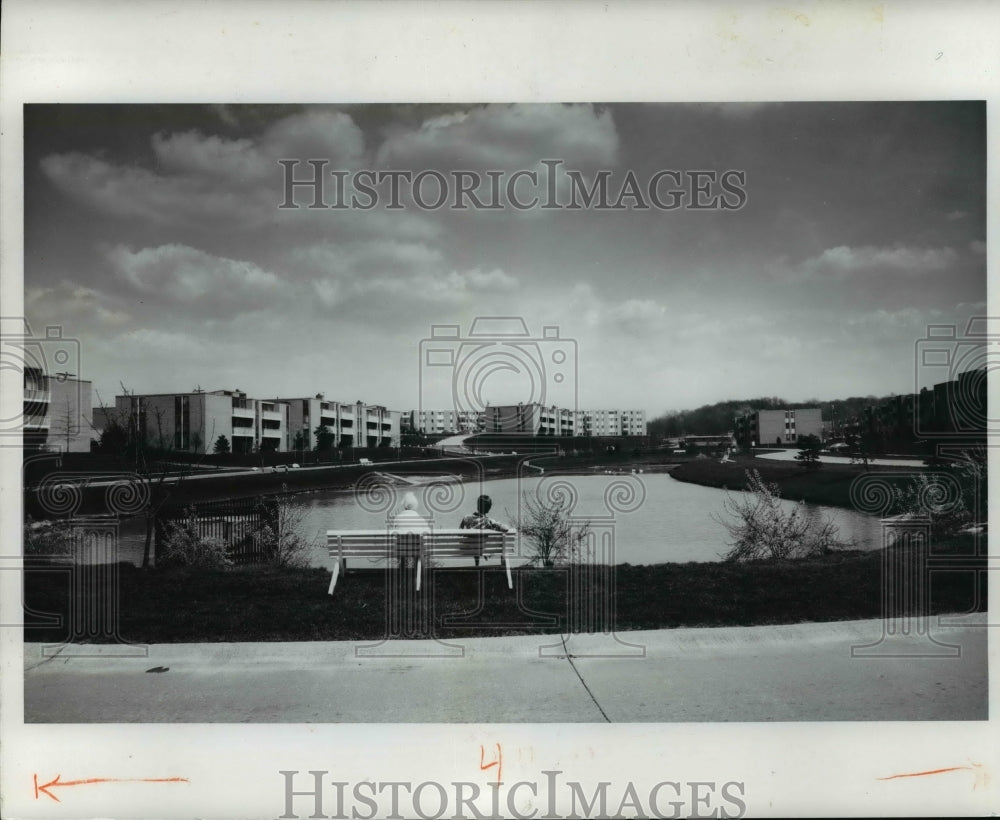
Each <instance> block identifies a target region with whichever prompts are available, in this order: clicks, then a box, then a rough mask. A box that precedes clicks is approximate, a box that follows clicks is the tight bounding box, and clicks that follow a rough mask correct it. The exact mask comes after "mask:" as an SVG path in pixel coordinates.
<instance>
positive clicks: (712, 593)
mask: <svg viewBox="0 0 1000 820" xmlns="http://www.w3.org/2000/svg"><path fill="white" fill-rule="evenodd" d="M974 550H975V545H974V543H973V542H972V541H971V539H960V540H956V541H954V542H950V543H949V544H947V545H944V546H936V547H935V553H934V554H935V555H945V554H947V555H950V556H953V557H954V559H955V560H956V561H957V562H960V563H961V564H962V566H963V567H969V566H978V565H982V566H984V567H985V561H984V559H983V558H981V557H980V558H976V557H975V556H974ZM882 560H883V556H882V553H880V552H857V551H845V552H841V553H835V554H830V555H826V556H822V557H819V558H811V559H804V560H798V561H760V562H752V563H746V564H732V563H689V564H658V565H653V566H629V565H622V566H618V567H614V568H608V567H589V568H586V569H583V570H576V571H571V570H569V569H565V568H558V567H557V568H555V569H541V568H537V569H536V568H522V569H518V570H515V572H514V590H510V589H508V588H507V584H506V578H505V576H504V574H503V572H502V571H501V570H500V569H498V568H496V567H490V568H488V569H483V570H477V569H474V568H471V567H470V568H467V569H466V568H462V569H443V568H442V569H435V570H433V571H432V572H431V574H430V577H429V578H428V579H427V581H426V582H425V586H424V589H423V590H422V591H421V592H420V593H419V595H414V594H413V587H412V578H411V577H410V575H409V573H407V572H400V571H398V570H393V571H391V572H390V571H386V570H376V569H364V570H351V571H350V572H348V573H347V574H346V575H344V576H341V579H340V581H339V583H338V585H337V589H336V592H335V594H334V595H333V596H329V595H327V592H326V590H327V586H328V584H329V580H330V574H329V572H327V571H326V570H324V569H315V568H308V569H283V568H276V567H242V568H238V569H230V570H203V569H190V568H183V569H155V568H154V569H147V570H142V569H138V568H136V567H134V566H132V565H129V564H121V565H119V567H118V572H117V577H118V584H117V585H118V596H117V597H118V601H119V603H118V614H117V618H116V622H117V624H118V627H117V630H116V631H115V630H109V629H103V630H100V629H99V630H96V631H97V633H98V634H94V630H93V629H90V628H88V625H87V623H85V622H81V621H80V620H79V616H77V621H75V622H74V620H73V619H72V617H71V614H72V613H81V612H96V611H98V610H97V609H96V607H97V606H98V604H100V603H101V602H102V601H108V600H113V598H112V597H111V596H109V591H108V590H107V589H105V588H103V586H102V585H100V584H97V583H95V582H93V580H92V579H94V578H95V577H105V576H107V575H109V574H108V573H104V574H95V573H93V572H91V573H88V574H87V575H86V581H87V582H86V583H80V581H81V580H84V578H83V576H80V577H78V578H77V579H76V582H74V577H73V573H74V570H73V569H71V568H70V567H63V568H61V569H59V570H57V571H52V569H51V568H48V569H47V570H45V571H43V570H41V569H30V568H29V569H28V570H27V571H26V572H25V605H26V615H25V623H26V626H25V630H24V637H25V640H27V641H40V642H51V643H58V642H62V641H66V640H74V641H83V642H87V641H96V642H110V641H113V640H115V639H116V637H117V638H120V639H121V640H125V641H128V642H134V643H175V642H216V641H317V640H378V639H380V638H385V637H390V636H392V637H438V638H449V637H452V638H457V637H471V636H490V635H532V634H546V633H559V632H567V631H584V632H588V631H604V630H609V629H611V628H613V629H615V630H616V631H626V630H634V629H671V628H675V627H682V626H684V627H698V626H751V625H759V624H779V623H798V622H805V621H836V620H849V619H856V618H874V617H879V616H880V615H881V614H882V612H883V609H882V607H883V596H882V588H883V583H882V571H883V570H882ZM986 575H987V573H986V572H979V573H978V574H977V573H975V572H973V571H972V570H971V569H965V570H964V571H948V572H935V573H932V574H931V578H930V598H929V601H930V610H931V612H932V613H938V612H965V611H972V610H976V609H985V605H986V604H985V602H986ZM74 589H78V590H82V591H81V592H79V593H76V594H77V597H76V598H74V597H73V595H74V593H73V590H74ZM387 590H393V591H394V594H393V595H389V594H387ZM977 592H978V594H977ZM391 600H396V601H397V602H399V603H396V604H395V605H393V606H391V607H390V606H389V605H388V603H387V601H391ZM609 604H613V610H614V613H615V614H614V619H613V623H608V621H607V620H604V619H602V616H601V613H604V612H607V611H609ZM890 604H891V605H892V606H893V607H895V602H890ZM571 612H572V613H574V614H573V616H572V617H571V616H570V613H571ZM581 613H582V614H581ZM45 614H49V615H59V616H60V618H61V625H59V626H53V625H44V624H42V623H41V620H42V618H43V616H44V615H45ZM107 632H113V633H114V634H101V633H107Z"/></svg>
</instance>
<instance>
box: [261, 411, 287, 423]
mask: <svg viewBox="0 0 1000 820" xmlns="http://www.w3.org/2000/svg"><path fill="white" fill-rule="evenodd" d="M260 417H261V418H262V419H271V420H272V421H281V420H282V419H283V418H284V414H282V413H281V412H279V411H278V410H261V411H260Z"/></svg>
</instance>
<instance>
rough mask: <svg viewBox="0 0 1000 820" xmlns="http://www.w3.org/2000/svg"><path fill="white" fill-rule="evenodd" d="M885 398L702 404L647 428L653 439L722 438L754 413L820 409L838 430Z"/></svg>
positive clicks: (765, 399)
mask: <svg viewBox="0 0 1000 820" xmlns="http://www.w3.org/2000/svg"><path fill="white" fill-rule="evenodd" d="M885 398H886V397H876V396H853V397H851V398H847V399H830V400H824V401H821V400H820V399H807V400H806V401H800V402H789V401H785V400H784V399H782V398H779V397H777V396H761V397H759V398H755V399H728V400H726V401H718V402H715V403H714V404H705V405H702V406H701V407H698V408H697V409H694V410H669V411H667V412H666V413H664V414H663V415H662V416H658V417H656V418H655V419H652V420H651V421H650V422H649V424H648V425H647V428H648V431H649V435H650V436H651V437H653V438H654V439H658V438H675V437H678V436H691V435H723V434H725V433H728V432H729V431H730V430H732V429H733V419H734V418H736V417H737V416H741V415H743V414H744V413H752V412H755V411H757V410H798V409H800V408H803V407H819V408H820V410H821V411H822V417H823V421H826V422H836V424H837V426H838V428H839V427H840V425H842V424H844V423H845V422H846V421H848V420H849V419H852V418H855V417H857V416H860V415H861V413H862V412H863V411H864V409H865V408H866V407H870V406H872V405H875V404H879V403H880V402H882V401H884V400H885Z"/></svg>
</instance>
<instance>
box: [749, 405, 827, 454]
mask: <svg viewBox="0 0 1000 820" xmlns="http://www.w3.org/2000/svg"><path fill="white" fill-rule="evenodd" d="M734 427H735V430H734V438H735V439H736V441H737V442H738V443H739V444H740V445H741V446H743V447H751V446H758V447H767V446H769V445H779V446H780V445H785V444H795V443H796V442H797V441H798V440H799V438H800V437H802V436H816V437H817V438H822V437H823V418H822V412H821V411H820V409H819V408H818V407H804V408H802V407H800V408H798V409H795V410H790V409H785V410H755V411H754V412H752V413H747V414H745V415H742V416H737V417H736V419H735V423H734Z"/></svg>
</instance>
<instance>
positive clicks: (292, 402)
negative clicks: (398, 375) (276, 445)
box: [277, 393, 403, 450]
mask: <svg viewBox="0 0 1000 820" xmlns="http://www.w3.org/2000/svg"><path fill="white" fill-rule="evenodd" d="M277 401H279V402H281V403H283V404H285V405H287V407H288V428H287V429H288V441H287V444H286V448H287V449H289V450H292V449H296V438H298V440H299V442H300V443H301V445H302V449H306V450H311V449H313V448H314V447H315V446H316V430H317V429H318V428H320V427H326V428H327V429H328V430H329V431H330V433H331V434H332V435H333V437H334V446H336V447H398V446H399V442H400V430H401V427H402V416H403V414H402V413H400V412H399V411H398V410H387V409H386V408H385V407H383V406H382V405H379V404H365V403H364V402H360V401H357V402H353V403H349V402H339V401H330V400H327V399H326V398H325V397H324V394H323V393H317V394H316V395H315V396H312V397H307V398H281V399H278V400H277ZM300 434H301V435H300Z"/></svg>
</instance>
